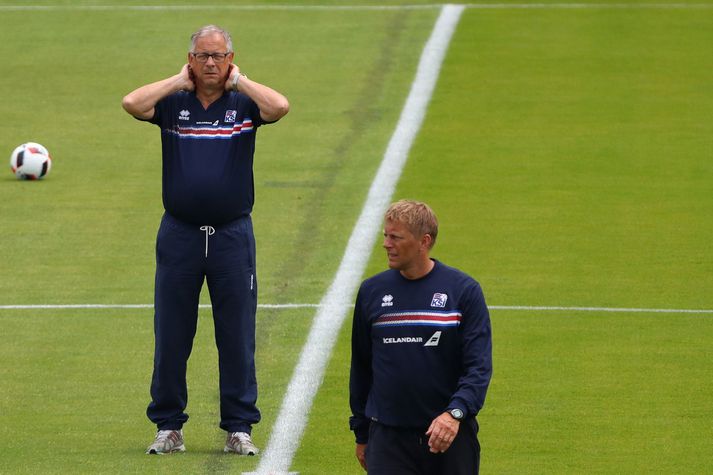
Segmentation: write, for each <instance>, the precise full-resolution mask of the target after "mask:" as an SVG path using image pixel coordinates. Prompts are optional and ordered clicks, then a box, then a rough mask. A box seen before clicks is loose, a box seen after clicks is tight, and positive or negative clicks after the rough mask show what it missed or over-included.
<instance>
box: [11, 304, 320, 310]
mask: <svg viewBox="0 0 713 475" xmlns="http://www.w3.org/2000/svg"><path fill="white" fill-rule="evenodd" d="M198 307H200V308H211V305H210V304H201V305H199V306H198ZM316 307H319V304H315V303H262V304H258V308H270V309H291V308H316ZM65 308H76V309H83V308H88V309H92V308H94V309H97V308H98V309H102V308H108V309H109V308H153V304H152V303H136V304H103V303H84V304H38V305H0V310H35V309H65Z"/></svg>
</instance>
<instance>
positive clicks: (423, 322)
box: [372, 311, 463, 327]
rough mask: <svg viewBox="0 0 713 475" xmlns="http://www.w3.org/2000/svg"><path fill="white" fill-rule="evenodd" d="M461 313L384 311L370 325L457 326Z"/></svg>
mask: <svg viewBox="0 0 713 475" xmlns="http://www.w3.org/2000/svg"><path fill="white" fill-rule="evenodd" d="M462 317H463V316H462V314H461V313H460V312H457V311H451V312H438V311H416V312H398V313H385V314H384V315H381V316H379V317H378V318H377V319H376V320H375V321H374V323H373V325H372V327H408V326H429V327H457V326H458V325H460V321H461V318H462Z"/></svg>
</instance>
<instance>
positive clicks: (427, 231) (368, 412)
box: [349, 200, 492, 475]
mask: <svg viewBox="0 0 713 475" xmlns="http://www.w3.org/2000/svg"><path fill="white" fill-rule="evenodd" d="M437 235H438V220H437V218H436V215H435V214H434V213H433V211H432V210H431V208H430V207H429V206H428V205H427V204H425V203H421V202H417V201H408V200H402V201H398V202H396V203H394V204H392V205H391V207H389V209H388V211H387V212H386V215H385V218H384V245H383V246H384V249H385V250H386V256H387V259H388V265H389V270H387V271H385V272H382V273H380V274H377V275H375V276H373V277H371V278H369V279H367V280H365V281H364V282H363V283H362V285H361V287H360V289H359V293H358V295H357V299H356V303H355V305H354V319H353V324H352V362H351V377H350V383H349V390H350V405H351V409H352V417H351V418H350V427H351V429H352V430H353V431H354V434H355V437H356V457H357V459H358V460H359V463H360V464H361V465H362V467H363V468H364V469H365V470H367V471H368V473H370V474H374V475H379V474H384V475H386V474H388V475H397V474H407V473H408V474H423V475H432V474H433V475H435V474H443V475H446V474H448V475H459V474H473V473H478V470H479V465H480V445H479V443H478V437H477V433H478V423H477V421H476V419H475V416H476V415H477V414H478V411H480V409H481V408H482V406H483V403H484V402H485V394H486V391H487V389H488V385H489V383H490V377H491V374H492V357H491V353H492V352H491V346H492V345H491V331H490V317H489V313H488V308H487V306H486V304H485V299H484V297H483V292H482V290H481V288H480V285H479V284H478V283H477V282H476V281H475V280H473V279H472V278H471V277H469V276H468V275H466V274H465V273H463V272H461V271H459V270H457V269H455V268H452V267H449V266H447V265H445V264H443V263H441V262H439V261H438V260H436V259H433V258H431V257H430V252H431V250H432V248H433V245H434V244H435V242H436V236H437Z"/></svg>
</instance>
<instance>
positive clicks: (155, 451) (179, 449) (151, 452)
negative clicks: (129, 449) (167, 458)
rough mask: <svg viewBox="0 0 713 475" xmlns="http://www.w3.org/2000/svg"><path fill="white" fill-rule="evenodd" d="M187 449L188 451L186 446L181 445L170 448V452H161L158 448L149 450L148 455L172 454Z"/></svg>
mask: <svg viewBox="0 0 713 475" xmlns="http://www.w3.org/2000/svg"><path fill="white" fill-rule="evenodd" d="M185 451H186V446H185V445H179V446H178V447H175V448H174V449H173V450H169V451H168V452H159V451H158V450H148V451H147V452H146V455H170V454H173V453H175V452H185Z"/></svg>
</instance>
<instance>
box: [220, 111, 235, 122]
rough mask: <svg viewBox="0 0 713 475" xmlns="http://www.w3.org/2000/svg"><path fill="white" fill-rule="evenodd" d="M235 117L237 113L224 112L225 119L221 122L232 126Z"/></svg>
mask: <svg viewBox="0 0 713 475" xmlns="http://www.w3.org/2000/svg"><path fill="white" fill-rule="evenodd" d="M237 116H238V111H231V110H227V111H225V119H224V120H223V122H227V123H228V124H234V123H235V119H236V117H237Z"/></svg>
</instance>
